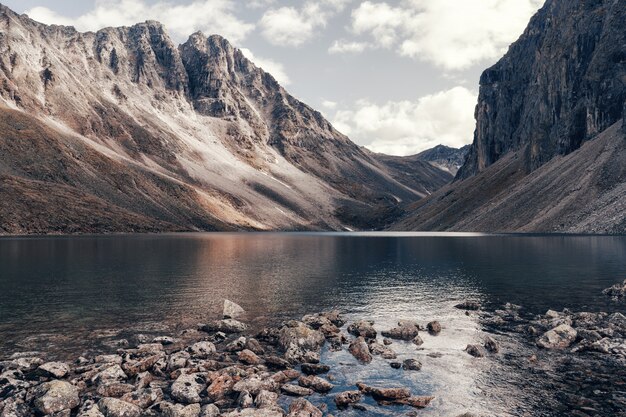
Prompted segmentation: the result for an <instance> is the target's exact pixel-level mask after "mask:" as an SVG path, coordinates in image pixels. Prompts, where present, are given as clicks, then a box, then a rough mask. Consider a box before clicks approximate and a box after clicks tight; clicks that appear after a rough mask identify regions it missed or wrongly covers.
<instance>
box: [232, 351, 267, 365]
mask: <svg viewBox="0 0 626 417" xmlns="http://www.w3.org/2000/svg"><path fill="white" fill-rule="evenodd" d="M237 359H238V360H239V362H241V363H244V364H246V365H259V364H261V363H263V360H262V359H261V358H259V357H258V356H257V354H256V353H254V352H253V351H251V350H248V349H244V350H242V351H241V352H239V353H238V354H237Z"/></svg>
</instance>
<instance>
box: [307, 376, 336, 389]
mask: <svg viewBox="0 0 626 417" xmlns="http://www.w3.org/2000/svg"><path fill="white" fill-rule="evenodd" d="M298 384H300V386H301V387H305V388H311V389H312V390H313V391H315V392H320V393H326V392H328V391H330V390H332V389H333V388H334V387H335V386H334V385H333V384H331V383H330V382H328V381H326V380H325V379H324V378H320V377H319V376H315V375H309V376H303V377H300V379H298Z"/></svg>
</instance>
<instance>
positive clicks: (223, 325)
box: [200, 319, 248, 334]
mask: <svg viewBox="0 0 626 417" xmlns="http://www.w3.org/2000/svg"><path fill="white" fill-rule="evenodd" d="M247 328H248V325H246V324H245V323H242V322H240V321H237V320H235V319H224V320H214V321H212V322H209V323H207V324H203V325H201V326H200V330H202V331H204V332H207V333H213V332H223V333H228V334H233V333H242V332H244V331H246V329H247Z"/></svg>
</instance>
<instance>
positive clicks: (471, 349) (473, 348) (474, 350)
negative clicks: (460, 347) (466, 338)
mask: <svg viewBox="0 0 626 417" xmlns="http://www.w3.org/2000/svg"><path fill="white" fill-rule="evenodd" d="M465 351H466V352H467V353H469V354H470V355H472V356H473V357H475V358H482V357H484V356H485V352H484V350H483V348H482V347H481V346H479V345H467V347H466V348H465Z"/></svg>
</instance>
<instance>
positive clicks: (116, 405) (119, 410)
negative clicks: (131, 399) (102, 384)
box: [98, 398, 142, 417]
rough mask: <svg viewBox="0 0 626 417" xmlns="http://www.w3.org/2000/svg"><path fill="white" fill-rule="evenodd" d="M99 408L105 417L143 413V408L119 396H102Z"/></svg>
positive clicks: (133, 415) (127, 416) (137, 415)
mask: <svg viewBox="0 0 626 417" xmlns="http://www.w3.org/2000/svg"><path fill="white" fill-rule="evenodd" d="M98 408H99V409H100V411H101V412H102V414H104V416H105V417H141V414H142V411H141V408H139V407H137V406H136V405H133V404H130V403H127V402H126V401H122V400H118V399H117V398H102V399H101V400H100V401H98Z"/></svg>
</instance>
